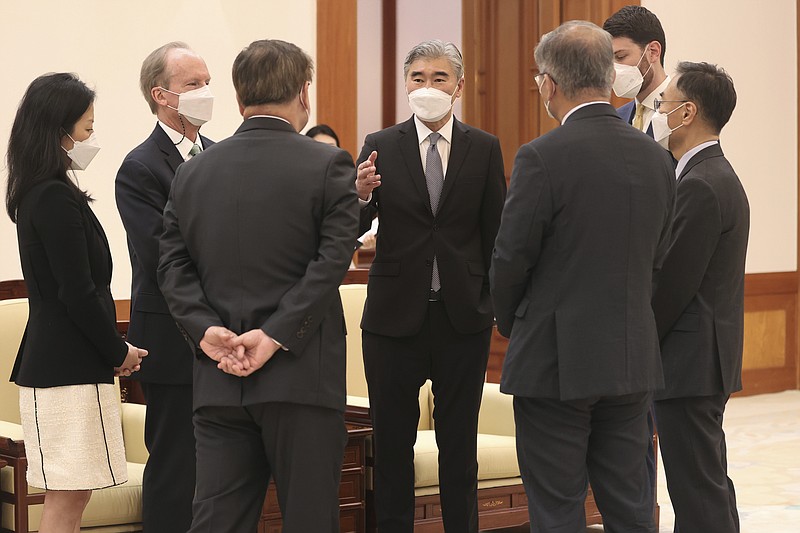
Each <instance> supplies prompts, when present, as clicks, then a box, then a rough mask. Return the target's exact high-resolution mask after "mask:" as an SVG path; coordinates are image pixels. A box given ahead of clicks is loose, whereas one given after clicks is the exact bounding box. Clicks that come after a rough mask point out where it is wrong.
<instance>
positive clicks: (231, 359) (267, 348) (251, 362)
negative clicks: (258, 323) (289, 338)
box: [200, 326, 280, 377]
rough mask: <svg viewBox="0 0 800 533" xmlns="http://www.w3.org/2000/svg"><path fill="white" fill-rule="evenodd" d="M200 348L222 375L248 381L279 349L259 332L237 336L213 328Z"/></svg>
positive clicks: (218, 328) (207, 332) (201, 342)
mask: <svg viewBox="0 0 800 533" xmlns="http://www.w3.org/2000/svg"><path fill="white" fill-rule="evenodd" d="M200 348H201V349H202V350H203V353H205V354H206V355H207V356H208V357H210V358H211V359H213V360H214V361H216V362H217V368H219V369H220V370H222V371H223V372H225V373H227V374H231V375H233V376H239V377H245V376H249V375H250V374H252V373H253V372H255V371H256V370H258V369H259V368H261V367H262V366H264V365H265V364H266V363H267V361H269V360H270V359H271V358H272V356H273V355H275V352H276V351H278V348H280V345H279V344H278V343H277V342H275V341H274V340H273V339H272V338H271V337H269V336H268V335H267V334H266V333H264V332H263V331H261V330H260V329H251V330H250V331H247V332H245V333H242V334H241V335H236V333H234V332H232V331H231V330H229V329H228V328H224V327H222V326H211V327H209V328H208V329H207V330H206V333H205V335H203V339H202V340H201V341H200Z"/></svg>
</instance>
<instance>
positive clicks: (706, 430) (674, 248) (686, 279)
mask: <svg viewBox="0 0 800 533" xmlns="http://www.w3.org/2000/svg"><path fill="white" fill-rule="evenodd" d="M676 74H677V75H676V76H675V77H674V78H673V80H672V81H671V82H670V84H669V85H668V86H667V88H666V90H665V91H664V92H663V94H662V95H661V98H662V100H661V101H660V102H659V103H658V110H659V114H658V115H656V116H655V117H654V119H653V121H654V122H653V123H654V127H655V129H656V130H659V131H664V132H666V135H667V137H666V138H667V139H668V142H669V149H670V150H671V151H672V154H673V155H674V156H675V157H676V158H678V167H677V169H676V176H677V180H678V181H677V186H678V197H677V206H676V216H675V222H674V226H673V232H672V241H671V243H670V248H669V252H668V253H667V256H666V259H665V260H664V265H663V267H662V269H661V271H660V272H659V273H658V275H657V277H656V289H655V292H654V295H653V310H654V312H655V317H656V325H657V327H658V334H659V338H660V341H661V359H662V362H663V368H664V382H665V385H666V388H665V389H664V390H663V391H660V392H658V393H656V396H655V400H656V401H655V412H656V422H657V425H658V432H659V442H660V444H661V456H662V458H663V461H664V471H665V473H666V476H667V488H668V489H669V495H670V500H671V501H672V506H673V508H674V510H675V531H676V532H678V531H680V532H681V533H688V532H691V531H702V532H703V533H733V532H738V531H739V515H738V513H737V511H736V493H735V490H734V487H733V482H732V481H731V479H730V478H729V477H728V474H727V450H726V445H725V433H724V432H723V430H722V418H723V414H724V412H725V405H726V403H727V401H728V398H729V397H730V395H731V394H732V393H734V392H736V391H738V390H741V388H742V379H741V372H742V345H743V331H744V273H745V256H746V253H747V239H748V231H749V226H750V208H749V206H748V202H747V196H746V194H745V191H744V189H743V187H742V184H741V183H740V181H739V178H738V177H737V175H736V172H735V171H734V170H733V168H732V167H731V165H730V163H729V162H728V160H727V159H725V156H724V154H723V153H722V148H720V144H719V134H720V131H721V130H722V128H723V126H725V124H727V122H728V120H729V119H730V117H731V114H732V113H733V110H734V108H735V107H736V91H735V89H734V86H733V80H731V78H730V76H728V74H727V73H726V72H725V71H724V70H722V69H720V68H718V67H717V66H716V65H710V64H708V63H689V62H683V63H680V64H679V65H678V68H677V71H676Z"/></svg>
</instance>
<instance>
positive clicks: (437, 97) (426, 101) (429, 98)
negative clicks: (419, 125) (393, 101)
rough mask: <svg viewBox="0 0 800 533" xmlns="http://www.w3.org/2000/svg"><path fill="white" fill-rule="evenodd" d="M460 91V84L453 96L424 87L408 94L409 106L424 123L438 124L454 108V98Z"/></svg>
mask: <svg viewBox="0 0 800 533" xmlns="http://www.w3.org/2000/svg"><path fill="white" fill-rule="evenodd" d="M456 91H458V84H456V90H455V91H453V94H447V93H446V92H444V91H440V90H439V89H434V88H433V87H423V88H421V89H416V90H414V91H411V92H410V93H408V105H409V107H411V111H413V112H414V114H415V115H417V118H419V119H420V120H422V121H424V122H436V121H437V120H441V119H443V118H444V117H445V116H447V113H449V112H450V109H452V108H453V96H454V95H455V94H456Z"/></svg>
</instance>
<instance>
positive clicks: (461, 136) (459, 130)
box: [439, 118, 471, 210]
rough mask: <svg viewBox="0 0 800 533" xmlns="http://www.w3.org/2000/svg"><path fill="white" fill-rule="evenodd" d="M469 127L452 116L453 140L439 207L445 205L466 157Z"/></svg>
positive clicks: (468, 143)
mask: <svg viewBox="0 0 800 533" xmlns="http://www.w3.org/2000/svg"><path fill="white" fill-rule="evenodd" d="M470 142H471V140H470V136H469V128H467V127H466V126H465V125H464V124H463V123H462V122H458V121H457V120H456V119H455V118H453V142H452V144H451V146H450V159H449V160H448V162H447V174H446V175H445V178H444V187H443V188H442V197H441V198H440V199H439V209H440V210H441V208H442V206H443V205H445V201H446V200H447V195H448V194H449V193H450V191H451V190H453V186H454V185H455V183H456V180H457V179H458V176H459V175H460V170H461V165H462V163H464V159H466V157H467V152H469V145H470Z"/></svg>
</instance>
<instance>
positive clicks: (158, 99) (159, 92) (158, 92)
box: [150, 87, 167, 105]
mask: <svg viewBox="0 0 800 533" xmlns="http://www.w3.org/2000/svg"><path fill="white" fill-rule="evenodd" d="M150 97H151V98H152V99H153V101H154V102H155V103H157V104H158V105H167V97H166V96H165V95H164V89H162V88H161V87H153V88H152V89H150Z"/></svg>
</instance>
